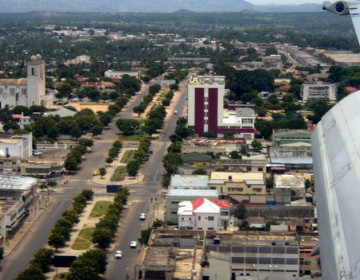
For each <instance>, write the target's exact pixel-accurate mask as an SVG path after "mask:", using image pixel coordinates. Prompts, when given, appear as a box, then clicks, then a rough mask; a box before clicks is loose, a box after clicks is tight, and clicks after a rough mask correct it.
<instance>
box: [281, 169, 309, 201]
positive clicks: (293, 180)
mask: <svg viewBox="0 0 360 280" xmlns="http://www.w3.org/2000/svg"><path fill="white" fill-rule="evenodd" d="M274 181H275V182H274V183H275V188H274V189H275V201H276V205H287V204H290V202H291V201H292V200H299V199H304V198H305V181H304V178H302V177H299V176H295V175H291V174H285V175H275V176H274Z"/></svg>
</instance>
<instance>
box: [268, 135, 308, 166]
mask: <svg viewBox="0 0 360 280" xmlns="http://www.w3.org/2000/svg"><path fill="white" fill-rule="evenodd" d="M269 157H270V164H269V165H268V167H269V169H270V171H271V172H285V171H290V170H304V171H312V168H313V160H312V151H311V131H310V130H303V129H279V130H274V131H273V145H272V146H270V147H269Z"/></svg>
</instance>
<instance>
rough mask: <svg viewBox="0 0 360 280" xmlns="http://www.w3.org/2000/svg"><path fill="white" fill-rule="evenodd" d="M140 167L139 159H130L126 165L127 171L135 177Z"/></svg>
mask: <svg viewBox="0 0 360 280" xmlns="http://www.w3.org/2000/svg"><path fill="white" fill-rule="evenodd" d="M139 168H140V164H139V162H138V161H137V160H132V161H129V162H128V164H127V165H126V171H127V173H128V174H129V176H132V177H135V176H136V175H137V173H138V170H139Z"/></svg>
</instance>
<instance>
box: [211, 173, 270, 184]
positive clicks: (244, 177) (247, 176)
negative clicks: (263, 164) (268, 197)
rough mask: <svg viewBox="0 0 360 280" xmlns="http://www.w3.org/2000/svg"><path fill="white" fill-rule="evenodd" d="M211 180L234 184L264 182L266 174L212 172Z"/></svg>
mask: <svg viewBox="0 0 360 280" xmlns="http://www.w3.org/2000/svg"><path fill="white" fill-rule="evenodd" d="M230 178H231V179H230ZM210 179H211V180H225V181H230V180H231V181H233V182H244V181H263V180H264V174H263V173H262V172H211V175H210Z"/></svg>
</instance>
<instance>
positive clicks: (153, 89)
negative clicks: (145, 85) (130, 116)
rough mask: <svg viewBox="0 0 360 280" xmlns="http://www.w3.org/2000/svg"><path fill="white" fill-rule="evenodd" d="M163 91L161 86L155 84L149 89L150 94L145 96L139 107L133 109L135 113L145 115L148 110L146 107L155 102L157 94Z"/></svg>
mask: <svg viewBox="0 0 360 280" xmlns="http://www.w3.org/2000/svg"><path fill="white" fill-rule="evenodd" d="M160 89H161V86H160V85H159V84H154V85H151V86H150V87H149V93H148V94H147V95H145V96H144V98H143V100H142V101H141V103H140V104H139V105H138V106H135V107H134V108H133V111H134V113H136V114H138V115H139V116H140V114H142V113H144V112H145V110H146V107H147V106H148V105H149V104H150V102H151V101H152V100H153V98H154V96H155V94H157V93H158V92H159V91H160Z"/></svg>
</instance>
